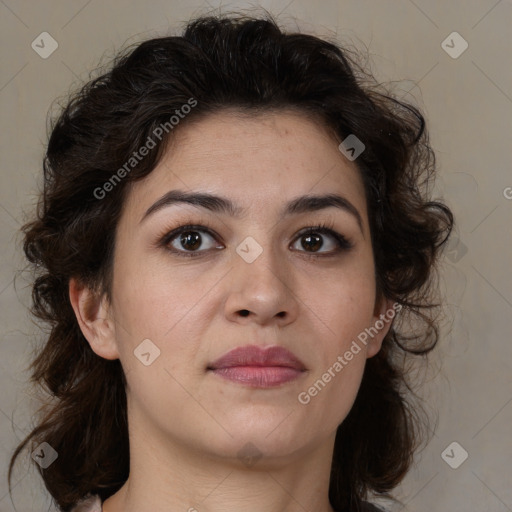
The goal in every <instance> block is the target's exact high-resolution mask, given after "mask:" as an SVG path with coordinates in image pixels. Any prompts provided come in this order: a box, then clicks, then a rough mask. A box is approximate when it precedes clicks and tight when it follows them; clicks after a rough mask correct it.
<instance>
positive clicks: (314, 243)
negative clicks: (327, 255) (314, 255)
mask: <svg viewBox="0 0 512 512" xmlns="http://www.w3.org/2000/svg"><path fill="white" fill-rule="evenodd" d="M323 244H324V242H323V240H322V237H321V236H319V235H303V236H302V237H301V245H302V247H304V249H306V250H308V251H313V252H316V251H318V250H319V249H320V248H321V247H322V245H323Z"/></svg>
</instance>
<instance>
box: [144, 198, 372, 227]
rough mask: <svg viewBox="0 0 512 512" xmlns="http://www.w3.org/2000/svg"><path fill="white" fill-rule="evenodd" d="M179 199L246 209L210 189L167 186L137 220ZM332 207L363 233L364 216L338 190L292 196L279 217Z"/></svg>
mask: <svg viewBox="0 0 512 512" xmlns="http://www.w3.org/2000/svg"><path fill="white" fill-rule="evenodd" d="M180 203H185V204H191V205H193V206H197V207H199V208H205V209H207V210H209V211H211V212H214V213H224V214H227V215H230V216H232V217H240V216H242V215H244V214H245V213H246V209H245V208H242V207H240V206H237V205H236V204H235V203H233V201H231V200H230V199H227V198H225V197H221V196H217V195H214V194H209V193H199V192H195V193H191V192H185V191H183V190H170V191H169V192H167V193H165V194H164V195H163V196H162V197H160V198H159V199H158V200H157V201H155V202H154V203H153V204H152V205H151V206H150V207H149V208H148V209H147V210H146V212H145V213H144V215H143V216H142V219H141V220H140V222H142V221H144V220H145V219H146V218H147V217H149V216H150V215H151V214H153V213H155V212H157V211H159V210H161V209H163V208H166V207H168V206H171V205H174V204H180ZM331 207H334V208H339V209H340V210H344V211H346V212H348V213H350V214H351V215H352V216H353V217H355V219H356V220H357V223H358V225H359V228H360V230H361V232H362V233H364V230H363V220H362V217H361V215H360V213H359V211H358V210H357V208H356V207H355V206H354V205H353V204H352V203H351V202H350V201H349V200H348V199H346V198H345V197H343V196H340V195H338V194H323V195H304V196H300V197H297V198H294V199H292V200H291V201H289V202H288V203H286V204H285V205H284V207H283V209H282V211H281V217H287V216H290V215H297V214H300V213H307V212H314V211H318V210H323V209H324V208H331Z"/></svg>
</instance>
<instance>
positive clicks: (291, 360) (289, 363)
mask: <svg viewBox="0 0 512 512" xmlns="http://www.w3.org/2000/svg"><path fill="white" fill-rule="evenodd" d="M233 366H282V367H286V368H295V369H296V370H300V371H303V370H305V369H306V367H305V366H304V364H303V363H302V361H301V360H300V359H299V358H298V357H297V356H295V355H294V354H293V353H292V352H290V351H289V350H288V349H286V348H284V347H279V346H271V347H266V348H263V347H260V346H258V345H246V346H245V347H237V348H235V349H233V350H230V351H229V352H227V353H226V354H224V355H223V356H222V357H220V358H219V359H217V360H216V361H214V362H213V363H211V364H210V365H209V366H208V369H209V370H218V369H220V368H231V367H233Z"/></svg>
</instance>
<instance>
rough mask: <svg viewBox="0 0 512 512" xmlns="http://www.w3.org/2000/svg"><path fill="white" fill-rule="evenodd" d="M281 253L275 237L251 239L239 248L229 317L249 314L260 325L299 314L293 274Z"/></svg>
mask: <svg viewBox="0 0 512 512" xmlns="http://www.w3.org/2000/svg"><path fill="white" fill-rule="evenodd" d="M257 238H259V241H258V240H257ZM260 242H261V243H260ZM279 251H280V247H278V246H277V242H276V241H275V240H273V237H272V234H271V233H266V234H265V233H261V234H256V235H254V236H248V237H246V238H245V239H244V240H242V242H241V243H240V244H239V245H238V246H237V247H236V254H234V255H233V266H234V268H233V270H234V272H233V274H232V282H231V290H230V296H229V299H228V303H227V307H228V310H229V311H228V314H237V313H239V312H240V311H249V313H252V314H253V315H255V316H256V317H258V318H259V319H260V321H263V320H264V319H266V320H269V319H270V318H273V317H274V316H276V315H279V317H280V318H282V317H288V318H290V317H291V316H293V315H294V314H295V310H296V304H295V297H294V294H293V293H292V287H293V283H291V282H290V280H291V273H289V272H288V269H287V263H286V258H283V257H280V254H279ZM245 314H246V313H245Z"/></svg>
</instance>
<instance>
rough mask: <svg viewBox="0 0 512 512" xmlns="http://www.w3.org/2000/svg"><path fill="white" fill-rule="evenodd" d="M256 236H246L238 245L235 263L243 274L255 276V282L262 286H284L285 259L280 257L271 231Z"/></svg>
mask: <svg viewBox="0 0 512 512" xmlns="http://www.w3.org/2000/svg"><path fill="white" fill-rule="evenodd" d="M256 236H257V237H258V239H259V240H260V242H261V243H260V242H258V240H257V239H256V238H255V237H252V236H248V237H246V238H245V239H244V240H243V241H242V242H241V243H240V244H239V245H238V246H237V247H236V258H235V262H236V263H235V265H236V266H237V268H239V269H240V270H241V274H242V275H246V276H248V277H251V276H252V277H253V278H255V282H254V283H253V284H256V285H260V286H261V287H262V288H264V287H266V286H268V285H272V287H273V288H275V287H276V286H278V283H279V285H280V286H283V285H284V283H283V280H285V273H286V269H285V261H284V260H283V258H280V257H279V254H278V253H279V247H277V246H276V242H274V241H273V240H272V235H271V233H266V234H265V233H263V234H260V235H256Z"/></svg>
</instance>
